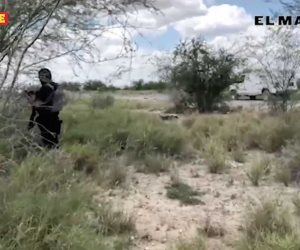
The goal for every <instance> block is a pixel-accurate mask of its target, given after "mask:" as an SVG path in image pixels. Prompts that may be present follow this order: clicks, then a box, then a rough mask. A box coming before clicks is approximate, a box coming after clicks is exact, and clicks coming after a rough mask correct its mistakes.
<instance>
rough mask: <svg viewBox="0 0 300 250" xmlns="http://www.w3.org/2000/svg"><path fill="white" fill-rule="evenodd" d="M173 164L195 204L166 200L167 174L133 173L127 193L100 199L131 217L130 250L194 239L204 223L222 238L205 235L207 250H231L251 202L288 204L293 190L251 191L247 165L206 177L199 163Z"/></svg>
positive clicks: (267, 187) (160, 249)
mask: <svg viewBox="0 0 300 250" xmlns="http://www.w3.org/2000/svg"><path fill="white" fill-rule="evenodd" d="M248 158H249V159H248V160H251V159H255V158H257V153H250V154H249V156H248ZM177 165H178V166H177V169H178V173H179V177H180V179H181V180H182V181H183V182H184V183H186V184H189V185H190V186H191V187H192V188H193V189H194V190H196V191H198V192H199V193H200V195H199V199H200V200H201V201H202V202H201V204H200V205H196V206H193V205H189V206H186V205H181V204H180V202H179V201H177V200H171V199H168V198H167V196H166V186H167V185H168V184H170V173H167V174H161V175H160V176H155V175H146V174H142V173H136V172H135V171H133V169H131V174H130V179H129V181H128V182H129V184H128V188H127V190H113V191H112V190H110V191H109V192H108V193H105V194H101V195H99V197H101V198H103V197H105V198H106V199H109V200H110V201H111V202H113V204H114V205H115V207H117V208H119V209H120V208H123V210H124V211H125V212H127V213H129V214H131V215H132V216H133V218H134V220H135V223H136V228H137V235H136V236H133V237H134V238H133V241H134V246H135V247H134V250H141V249H149V250H165V249H168V246H169V245H170V244H171V243H174V242H175V241H176V240H179V239H185V240H186V239H191V238H193V237H194V236H195V234H196V232H197V229H202V230H204V229H205V227H207V224H208V222H209V225H210V226H211V227H213V228H218V230H221V231H222V234H215V233H212V234H210V235H209V236H210V237H209V238H208V249H212V250H214V249H216V250H217V249H222V250H223V249H233V246H234V243H235V241H236V240H237V239H238V237H239V236H240V232H241V230H242V225H243V218H244V215H245V212H246V211H247V210H249V209H250V207H251V205H252V204H254V202H256V201H259V200H262V199H266V198H271V197H274V198H279V199H281V200H284V201H288V202H290V201H291V199H292V198H291V197H292V196H293V194H294V193H295V192H296V191H297V190H296V188H294V187H289V188H286V187H283V185H281V184H277V183H275V182H274V181H273V180H272V179H271V178H269V179H268V178H266V179H265V180H264V181H263V182H262V183H261V186H259V187H254V186H253V185H252V184H251V182H250V181H249V180H248V177H247V175H246V169H247V167H248V165H249V164H237V163H232V164H231V165H232V167H231V168H230V169H229V170H228V172H227V173H224V174H221V175H213V174H209V173H208V171H207V167H206V166H205V164H203V161H201V160H198V161H194V162H192V163H189V164H181V165H179V163H178V164H177Z"/></svg>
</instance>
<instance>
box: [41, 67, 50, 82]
mask: <svg viewBox="0 0 300 250" xmlns="http://www.w3.org/2000/svg"><path fill="white" fill-rule="evenodd" d="M39 78H40V79H43V78H46V79H48V80H52V75H51V71H50V70H49V69H47V68H42V69H41V70H40V71H39Z"/></svg>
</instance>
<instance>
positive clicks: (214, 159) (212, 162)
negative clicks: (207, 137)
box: [204, 140, 228, 174]
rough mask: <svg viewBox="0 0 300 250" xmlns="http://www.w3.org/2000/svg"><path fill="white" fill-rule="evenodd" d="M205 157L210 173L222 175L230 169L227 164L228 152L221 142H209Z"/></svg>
mask: <svg viewBox="0 0 300 250" xmlns="http://www.w3.org/2000/svg"><path fill="white" fill-rule="evenodd" d="M204 156H205V159H206V161H207V165H208V169H209V172H210V173H212V174H221V173H223V172H224V171H225V170H226V169H227V168H228V166H227V163H226V151H225V149H224V147H223V145H222V143H221V142H220V141H218V140H211V141H208V143H207V145H206V148H205V152H204Z"/></svg>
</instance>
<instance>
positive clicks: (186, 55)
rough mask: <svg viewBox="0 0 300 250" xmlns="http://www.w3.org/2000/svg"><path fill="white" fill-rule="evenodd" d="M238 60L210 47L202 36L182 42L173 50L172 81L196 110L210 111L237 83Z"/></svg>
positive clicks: (223, 51) (221, 50)
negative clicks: (191, 98) (189, 98)
mask: <svg viewBox="0 0 300 250" xmlns="http://www.w3.org/2000/svg"><path fill="white" fill-rule="evenodd" d="M239 63H240V60H238V59H237V58H235V57H234V56H233V55H232V54H230V53H227V52H226V51H225V50H223V49H220V50H218V51H215V50H213V49H211V48H209V47H208V46H207V45H206V44H205V43H204V42H203V41H202V39H200V38H199V39H192V40H187V41H183V42H181V43H180V44H179V45H178V46H177V48H176V49H175V51H174V67H173V69H172V78H173V81H172V82H173V83H175V84H176V86H177V87H178V88H180V89H182V90H184V91H185V92H187V93H188V94H190V95H191V96H192V97H193V99H194V101H195V103H196V104H197V107H198V110H199V112H211V111H213V109H214V106H215V104H217V103H218V102H219V101H220V98H221V94H222V92H223V91H224V90H226V89H227V88H228V87H229V86H230V85H231V84H233V83H234V82H236V80H237V74H235V73H234V70H235V68H236V67H237V66H238V65H239Z"/></svg>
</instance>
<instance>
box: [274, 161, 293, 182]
mask: <svg viewBox="0 0 300 250" xmlns="http://www.w3.org/2000/svg"><path fill="white" fill-rule="evenodd" d="M275 179H276V181H278V182H281V183H283V184H284V185H285V186H286V187H287V186H288V185H289V183H290V181H291V179H292V176H291V170H290V169H289V167H288V166H287V165H286V164H285V163H284V162H281V161H280V162H278V163H277V166H276V168H275Z"/></svg>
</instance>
